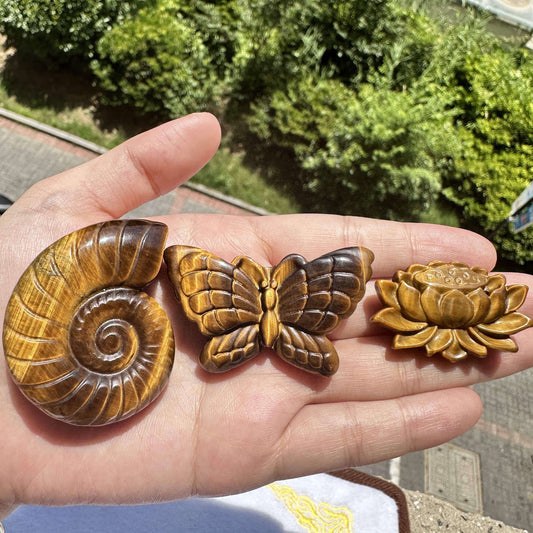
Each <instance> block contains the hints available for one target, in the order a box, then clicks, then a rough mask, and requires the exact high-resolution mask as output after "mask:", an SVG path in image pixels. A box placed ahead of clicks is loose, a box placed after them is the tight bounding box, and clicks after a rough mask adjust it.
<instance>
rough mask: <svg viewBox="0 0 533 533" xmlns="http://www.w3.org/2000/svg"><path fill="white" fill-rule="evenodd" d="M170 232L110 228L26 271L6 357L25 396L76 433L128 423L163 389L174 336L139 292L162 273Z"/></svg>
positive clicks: (11, 316)
mask: <svg viewBox="0 0 533 533" xmlns="http://www.w3.org/2000/svg"><path fill="white" fill-rule="evenodd" d="M166 233H167V228H166V226H164V225H163V224H159V223H153V222H147V221H135V220H128V221H111V222H106V223H102V224H96V225H94V226H89V227H88V228H84V229H81V230H79V231H76V232H74V233H71V234H70V235H67V236H65V237H63V238H62V239H60V240H59V241H57V242H56V243H54V244H52V245H51V246H50V247H49V248H47V249H46V250H44V251H43V252H42V253H41V254H40V255H39V256H38V257H37V259H36V260H35V261H34V262H33V263H32V264H31V265H30V266H29V267H28V269H27V270H26V272H25V273H24V274H23V275H22V277H21V279H20V280H19V283H18V284H17V286H16V288H15V290H14V292H13V295H12V297H11V299H10V301H9V304H8V308H7V312H6V319H5V323H4V352H5V354H6V358H7V362H8V366H9V369H10V371H11V373H12V375H13V378H14V380H15V382H16V383H17V384H18V385H19V387H20V389H21V390H22V392H23V393H24V395H25V396H26V397H27V398H28V399H29V400H30V401H32V402H33V403H34V404H36V405H37V406H38V407H39V408H40V409H41V410H43V411H44V412H46V413H47V414H48V415H50V416H52V417H54V418H57V419H60V420H63V421H64V422H68V423H70V424H74V425H104V424H109V423H112V422H116V421H119V420H122V419H124V418H128V417H129V416H131V415H133V414H134V413H136V412H138V411H139V410H141V409H143V408H144V407H146V405H148V403H150V402H151V401H152V400H154V399H155V397H157V395H158V394H159V393H160V392H161V390H162V388H163V387H164V385H165V384H166V382H167V380H168V375H169V373H170V370H171V368H172V363H173V357H174V337H173V334H172V328H171V325H170V322H169V320H168V317H167V316H166V313H165V312H164V310H163V309H162V308H161V307H160V306H159V304H158V303H157V302H156V301H155V300H153V299H152V298H150V297H149V296H148V295H147V294H146V293H144V292H141V291H140V290H139V289H140V288H142V287H143V286H144V285H146V284H147V283H149V282H150V281H151V280H152V279H153V278H154V277H155V276H156V275H157V273H158V271H159V268H160V264H161V261H162V253H163V248H164V243H165V239H166Z"/></svg>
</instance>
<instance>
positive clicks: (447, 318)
mask: <svg viewBox="0 0 533 533" xmlns="http://www.w3.org/2000/svg"><path fill="white" fill-rule="evenodd" d="M439 311H440V313H441V316H442V319H441V325H443V326H444V327H447V328H451V329H454V328H460V327H462V326H465V325H466V324H468V323H469V322H470V321H471V320H472V317H473V316H474V313H475V311H476V310H475V308H474V304H473V303H472V302H471V301H470V300H469V299H468V298H467V297H466V296H465V295H464V294H463V293H462V292H461V291H458V290H457V289H453V290H451V291H448V292H447V293H446V294H444V295H443V297H442V298H441V301H440V305H439Z"/></svg>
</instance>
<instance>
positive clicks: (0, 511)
mask: <svg viewBox="0 0 533 533" xmlns="http://www.w3.org/2000/svg"><path fill="white" fill-rule="evenodd" d="M17 507H18V505H16V504H10V503H0V520H3V519H4V518H6V517H7V516H9V515H10V514H11V513H12V512H13V511H14V510H15V509H16V508H17ZM0 531H1V529H0Z"/></svg>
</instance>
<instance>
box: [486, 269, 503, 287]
mask: <svg viewBox="0 0 533 533" xmlns="http://www.w3.org/2000/svg"><path fill="white" fill-rule="evenodd" d="M485 273H486V271H485ZM502 287H505V276H503V275H502V274H495V275H494V276H489V281H488V282H487V284H486V285H485V289H486V290H487V291H488V292H494V291H497V290H498V289H501V288H502Z"/></svg>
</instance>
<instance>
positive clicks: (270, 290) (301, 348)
mask: <svg viewBox="0 0 533 533" xmlns="http://www.w3.org/2000/svg"><path fill="white" fill-rule="evenodd" d="M373 259H374V255H373V253H372V252H371V251H370V250H367V249H366V248H360V247H354V248H344V249H342V250H337V251H335V252H331V253H329V254H325V255H323V256H321V257H319V258H318V259H315V260H313V261H309V262H307V261H306V260H305V259H304V258H303V257H302V256H300V255H289V256H287V257H286V258H285V259H283V260H282V261H281V262H280V263H279V264H278V265H277V266H275V267H272V268H266V267H262V266H261V265H259V264H257V263H256V262H255V261H253V260H252V259H250V258H249V257H242V256H241V257H236V258H235V259H234V260H233V262H232V263H227V262H226V261H224V260H223V259H220V258H219V257H216V256H215V255H213V254H211V253H209V252H206V251H204V250H200V249H198V248H191V247H188V246H171V247H170V248H167V249H166V250H165V262H166V263H167V266H168V273H169V277H170V280H171V281H172V283H173V285H174V287H175V290H176V296H177V297H178V299H179V300H180V301H181V304H182V306H183V309H184V311H185V314H186V315H187V317H188V318H189V319H190V320H192V321H194V322H196V324H197V325H198V327H199V328H200V331H201V332H202V333H203V334H204V335H207V336H210V337H212V339H211V340H210V341H209V342H207V344H206V345H205V346H204V349H203V351H202V353H201V355H200V363H201V365H202V366H203V368H205V369H206V370H208V371H210V372H225V371H226V370H229V369H231V368H233V367H235V366H237V365H240V364H241V363H244V362H245V361H247V360H249V359H250V358H252V357H254V356H255V355H256V354H257V353H259V351H260V350H261V348H262V347H263V346H266V347H269V348H274V349H275V350H276V352H277V353H278V355H279V356H280V357H281V358H282V359H284V360H285V361H287V362H289V363H291V364H293V365H295V366H297V367H299V368H302V369H304V370H307V371H308V372H314V373H319V374H323V375H325V376H330V375H332V374H334V373H335V372H336V371H337V369H338V366H339V361H338V356H337V352H336V351H335V348H334V347H333V344H332V343H331V341H330V340H329V339H328V338H327V337H326V334H327V333H329V332H331V331H332V330H333V329H334V328H335V327H336V326H337V324H338V323H339V321H340V320H342V319H344V318H347V317H348V316H350V315H351V314H352V312H353V311H354V310H355V308H356V305H357V303H358V302H359V301H360V300H361V298H362V297H363V295H364V292H365V283H366V282H367V280H368V279H369V278H370V276H371V274H372V269H371V267H370V264H371V262H372V260H373Z"/></svg>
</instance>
